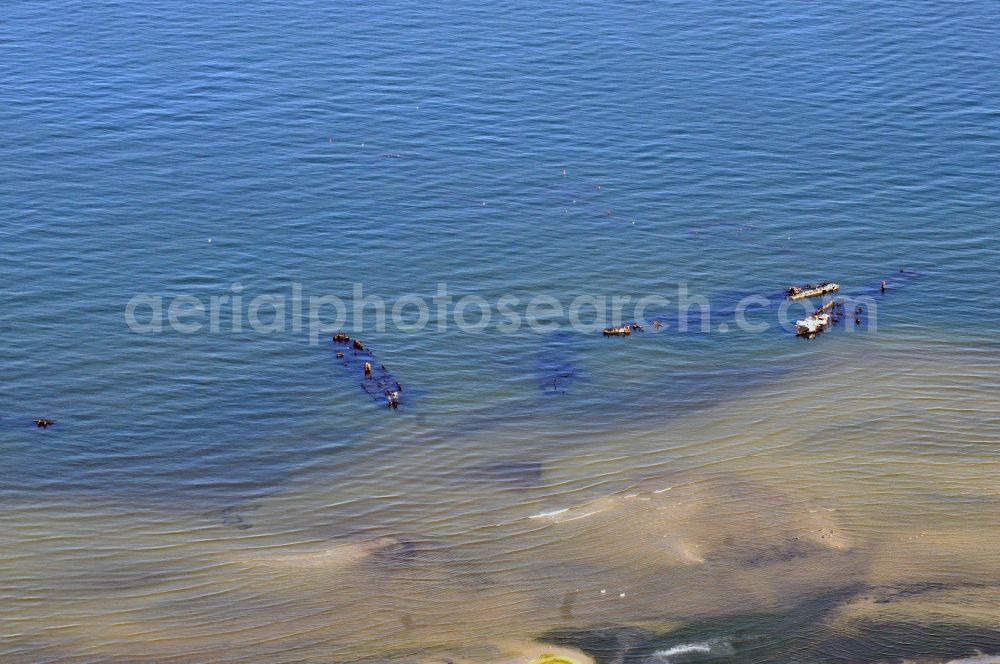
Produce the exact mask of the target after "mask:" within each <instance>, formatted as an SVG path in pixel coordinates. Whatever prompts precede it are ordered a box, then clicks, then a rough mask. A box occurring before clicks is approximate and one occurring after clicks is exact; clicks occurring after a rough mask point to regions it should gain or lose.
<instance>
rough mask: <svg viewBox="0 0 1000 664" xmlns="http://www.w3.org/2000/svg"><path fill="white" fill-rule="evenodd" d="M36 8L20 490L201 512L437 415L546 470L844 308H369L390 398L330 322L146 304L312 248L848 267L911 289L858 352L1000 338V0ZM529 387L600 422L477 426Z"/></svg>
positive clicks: (498, 268)
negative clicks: (472, 320) (325, 328)
mask: <svg viewBox="0 0 1000 664" xmlns="http://www.w3.org/2000/svg"><path fill="white" fill-rule="evenodd" d="M3 15H4V20H3V22H2V25H0V127H2V137H0V150H2V155H3V159H2V160H0V211H2V221H0V305H2V308H0V338H2V341H3V343H2V345H0V452H2V453H0V496H2V497H3V499H4V500H5V501H10V502H11V503H12V504H14V503H17V504H20V503H31V502H32V501H36V500H44V499H50V498H52V497H53V496H63V497H66V498H68V499H69V500H76V499H81V500H84V499H87V500H89V499H100V500H101V501H109V502H110V503H111V504H115V505H120V506H122V507H127V506H129V505H145V506H151V508H158V507H160V506H169V509H173V510H180V511H190V512H193V513H200V512H201V511H205V510H218V509H223V508H225V507H226V506H227V505H233V504H240V503H243V502H245V501H248V500H260V499H264V498H266V497H267V496H269V495H274V494H278V493H281V492H283V491H285V490H286V489H287V488H288V487H289V486H290V485H291V484H294V483H295V482H296V481H297V480H298V479H301V478H316V477H321V478H323V480H324V481H325V482H327V483H329V484H330V485H336V484H337V483H338V482H346V481H348V480H349V479H351V478H352V477H353V478H355V479H356V477H355V476H356V473H357V472H358V471H357V468H359V467H360V466H359V464H365V465H364V467H366V468H368V467H373V466H372V464H374V466H377V465H378V464H379V463H381V464H385V465H386V466H389V467H392V466H400V465H401V466H403V467H405V466H406V465H407V464H408V463H410V462H409V461H408V459H409V458H410V455H412V454H415V453H417V451H418V450H422V451H424V452H426V450H427V449H428V446H430V448H431V449H438V448H440V449H441V450H446V449H449V448H452V447H454V446H456V445H463V446H468V447H467V449H466V453H465V455H464V457H463V463H467V464H469V465H471V466H482V467H485V468H490V469H496V468H501V469H502V468H503V467H504V466H503V464H504V463H508V462H509V463H513V464H514V465H513V466H512V468H513V471H512V472H515V473H516V472H522V471H524V470H525V468H527V469H529V471H530V472H529V474H530V473H531V472H534V470H531V469H534V468H536V466H534V465H532V464H533V463H535V461H534V460H535V459H538V458H545V459H546V460H547V461H552V460H553V459H555V458H558V457H559V456H560V454H562V453H563V451H566V450H575V449H577V448H576V447H575V446H576V445H577V443H576V442H574V441H575V440H576V439H575V438H574V434H575V433H580V434H594V432H600V431H608V432H613V431H615V430H616V429H617V428H618V427H620V426H621V424H622V422H639V423H645V424H648V426H650V427H663V426H669V425H670V424H669V423H670V422H671V421H672V419H673V418H677V417H681V416H684V415H689V414H691V413H697V412H699V411H700V410H701V409H705V408H709V407H711V406H713V405H718V404H721V403H725V402H726V401H727V400H729V399H732V398H734V397H736V396H738V395H741V394H744V393H746V392H747V391H749V390H752V389H754V388H755V387H758V386H761V385H767V384H775V383H780V382H781V381H783V380H786V379H787V378H788V377H789V376H792V375H795V372H797V371H800V370H801V368H802V367H803V366H813V367H815V366H817V365H819V364H820V363H821V362H822V361H823V358H824V357H825V356H826V354H827V353H828V352H830V348H831V347H832V346H833V345H834V344H838V343H845V342H843V339H844V336H845V335H843V334H841V335H840V337H836V336H834V335H835V334H837V333H836V332H835V333H832V334H831V336H830V338H831V339H835V340H836V341H831V340H829V339H827V338H826V337H820V338H818V339H816V340H814V341H813V342H812V343H805V342H802V341H801V340H796V339H795V338H794V337H792V336H791V335H789V334H788V333H787V332H785V331H781V330H778V329H777V328H772V330H771V331H770V332H768V333H766V334H744V333H739V332H736V331H735V330H734V331H733V332H731V333H719V332H717V331H715V329H717V327H718V323H717V321H716V320H714V319H713V328H714V329H713V332H712V333H709V334H687V335H684V334H680V333H676V332H673V331H671V332H668V333H664V334H659V335H653V334H646V335H635V336H634V337H633V338H631V339H629V340H628V341H627V343H626V342H623V341H621V340H606V339H603V338H601V337H600V336H599V335H593V336H588V335H584V334H577V333H574V332H572V331H570V330H568V329H564V330H563V331H560V332H557V333H555V334H548V335H538V334H535V333H533V332H531V331H530V330H527V329H522V330H520V331H518V332H516V333H513V334H502V333H499V332H497V331H496V330H493V329H487V330H485V331H483V332H480V333H475V334H467V333H462V332H459V331H455V330H449V331H448V332H447V333H439V332H437V331H436V330H435V329H433V324H432V326H431V328H432V329H429V330H427V331H425V332H423V333H405V332H401V331H399V330H394V329H391V327H390V329H387V330H386V331H384V332H383V331H377V330H373V329H371V326H370V325H369V326H368V328H366V329H364V330H363V331H361V332H358V333H357V334H358V336H359V337H361V338H363V339H364V340H365V342H366V343H367V344H368V345H369V346H370V347H372V348H373V349H375V351H376V353H377V354H378V356H379V358H380V360H381V361H382V362H384V363H385V364H386V366H387V367H389V368H390V369H391V370H392V372H393V374H394V375H395V376H396V377H397V378H398V379H399V380H400V381H401V382H402V383H403V385H404V394H405V399H406V400H405V403H404V404H403V408H401V409H400V411H398V412H389V411H387V410H386V409H384V408H383V407H381V405H380V404H379V403H376V402H374V401H373V400H372V399H370V398H368V397H367V396H366V395H365V394H364V393H363V392H362V391H361V390H360V389H359V387H358V381H357V380H356V379H355V377H354V376H351V375H350V374H349V373H348V372H345V371H344V370H343V369H342V367H340V366H338V363H337V362H336V361H335V358H334V357H333V351H332V347H331V346H330V345H329V343H328V342H327V336H328V335H326V334H324V336H323V343H321V344H319V345H312V344H310V343H309V334H308V329H302V330H292V329H290V326H289V329H286V330H285V331H283V332H279V333H274V334H260V333H257V332H254V331H253V330H249V329H244V330H243V331H241V332H233V331H232V330H231V327H230V326H227V325H225V324H223V326H222V330H221V331H220V332H219V333H210V332H209V331H207V330H203V331H201V332H199V333H195V334H180V333H178V332H176V331H172V330H169V329H167V330H165V331H164V332H162V333H158V334H138V333H135V332H133V331H131V330H130V329H129V327H128V326H127V325H126V321H125V316H124V314H125V308H126V304H127V303H128V302H129V300H130V299H131V298H132V297H134V296H136V295H141V294H147V295H152V296H161V297H163V298H165V299H166V300H167V301H169V300H170V299H171V298H174V297H176V296H181V295H190V296H194V297H197V298H199V299H201V300H202V301H204V302H206V303H207V302H208V298H209V297H210V296H213V295H222V296H224V295H232V294H233V292H234V291H233V284H235V283H239V284H241V286H242V289H243V290H242V295H243V297H244V306H245V305H246V303H247V302H249V301H250V300H251V299H252V298H253V297H255V296H257V295H261V294H266V293H278V294H286V295H288V294H290V293H291V290H290V289H291V285H292V284H300V285H301V286H302V287H303V289H304V292H305V295H306V297H308V296H309V295H316V296H319V295H326V294H333V295H337V296H339V297H341V298H343V299H344V300H345V301H347V302H348V303H349V302H350V297H351V294H352V285H353V284H355V283H361V284H363V288H364V292H365V293H366V294H375V295H379V296H381V297H383V298H386V300H387V301H388V302H389V304H390V306H391V304H392V303H393V302H394V301H395V299H397V298H399V297H401V296H403V295H407V294H416V295H418V296H420V297H423V298H428V300H429V299H430V298H431V297H433V296H434V294H435V293H436V292H437V289H438V284H440V283H446V284H447V288H448V291H449V293H451V294H453V295H454V296H455V297H456V298H458V297H461V296H463V295H478V296H480V297H483V298H485V299H486V300H487V301H488V302H496V300H497V299H498V298H499V297H500V296H502V295H504V294H513V295H515V296H517V297H520V298H522V300H524V301H526V300H527V299H529V298H531V297H532V296H534V295H538V294H544V295H551V296H553V297H555V298H557V299H559V300H560V301H561V302H564V303H567V302H570V301H571V300H572V299H573V298H574V297H577V296H578V295H583V294H594V295H606V296H608V297H610V296H612V295H615V294H620V295H627V296H631V297H633V298H638V297H641V296H644V295H648V294H658V293H665V294H667V296H668V297H672V293H673V292H674V291H673V289H675V288H676V286H677V284H679V283H686V284H687V285H688V286H689V287H690V289H691V291H692V292H695V293H699V294H703V295H705V296H708V297H709V298H710V299H711V300H712V303H713V305H716V304H717V303H718V305H717V306H718V308H719V310H723V311H727V307H731V306H732V305H733V303H734V302H735V301H737V300H738V299H739V298H740V297H742V296H743V295H745V294H750V293H762V294H766V295H771V296H773V295H774V294H776V293H780V291H781V289H782V288H784V287H786V286H787V285H789V284H792V283H796V282H801V281H814V280H819V279H826V278H828V279H834V280H836V281H838V282H840V283H842V284H843V285H844V289H845V292H848V293H853V294H859V293H870V294H872V295H873V296H876V297H878V298H880V299H879V300H878V302H879V312H878V315H879V319H878V333H877V334H876V335H874V336H873V335H864V336H862V335H859V336H858V337H857V341H856V342H854V341H852V343H855V344H856V345H855V350H853V351H844V352H845V353H846V354H847V355H850V354H851V353H853V354H855V355H856V356H858V357H861V356H863V354H864V353H866V352H868V351H869V350H870V349H872V348H873V346H874V345H875V344H878V343H886V344H892V345H893V347H895V348H897V349H899V350H900V351H901V352H903V353H904V354H907V355H910V356H924V355H935V354H936V355H937V356H949V354H952V353H954V354H961V353H965V352H970V351H972V350H975V349H978V352H982V353H984V357H986V358H988V359H992V358H993V357H995V353H996V349H997V346H996V341H995V335H994V333H993V331H992V330H993V329H994V328H995V326H996V325H997V324H998V323H1000V315H998V313H997V312H998V309H997V307H996V295H995V289H994V288H993V286H992V285H993V284H994V283H995V282H996V281H997V279H998V278H1000V256H998V249H997V239H998V238H997V219H998V218H1000V187H998V179H997V175H998V173H1000V28H998V26H1000V7H998V5H997V4H996V3H992V2H982V1H969V2H955V3H940V2H928V1H914V2H883V3H877V4H872V3H862V2H853V1H851V2H843V3H835V4H824V3H800V2H791V1H789V0H767V1H765V2H761V3H752V4H748V3H738V2H730V1H722V2H713V3H701V2H691V1H689V0H671V1H669V2H660V3H653V2H623V3H597V2H590V1H587V2H572V3H571V2H560V1H556V2H548V3H507V2H499V3H480V4H475V3H454V2H442V3H425V2H410V1H408V0H402V1H396V2H385V1H376V2H370V3H320V2H302V1H301V0H292V1H290V2H280V3H279V2H269V1H254V2H247V3H231V4H211V3H210V4H205V3H194V2H189V1H187V0H167V1H166V2H156V3H153V2H147V1H145V0H140V1H138V2H131V3H125V2H111V1H103V0H100V1H97V2H89V3H78V2H58V1H53V0H45V1H42V2H22V1H20V0H15V1H14V2H11V3H7V4H5V5H4V9H3ZM904 268H905V269H906V270H908V271H909V270H912V271H913V272H914V273H917V274H919V275H920V276H919V278H909V276H908V275H909V274H910V273H909V272H906V273H903V275H904V276H906V277H907V278H905V279H904V278H903V277H902V276H900V272H899V271H900V270H901V269H904ZM882 279H887V280H889V282H890V292H889V294H888V296H887V297H885V298H882V297H881V296H880V295H879V294H878V292H877V284H878V283H879V282H880V281H881V280H882ZM897 286H898V287H897ZM226 311H227V312H228V310H226ZM226 315H228V314H225V313H224V314H223V322H224V323H225V321H226V318H225V316H226ZM206 320H207V319H206ZM563 322H565V321H563ZM623 367H627V368H623ZM553 385H554V386H555V387H552V386H553ZM35 417H49V418H53V419H55V420H56V421H57V424H56V425H55V426H54V427H52V428H51V429H49V430H46V431H39V430H37V429H36V428H35V427H34V426H33V425H32V423H31V419H32V418H35ZM512 422H513V423H517V424H518V426H520V427H521V428H520V429H518V431H520V432H521V433H519V434H518V436H523V437H524V438H525V439H527V438H528V437H529V435H528V433H526V432H529V431H530V430H531V429H532V428H533V427H534V426H536V424H535V423H538V424H537V425H538V426H539V427H541V428H547V427H551V426H553V424H552V423H554V422H558V423H561V424H560V426H561V428H562V431H563V433H564V435H565V438H563V439H560V440H559V441H552V443H551V445H549V446H548V447H542V446H539V447H535V448H531V449H532V451H531V452H530V453H529V452H527V451H526V452H525V455H524V456H528V457H530V458H528V459H527V460H525V459H521V458H519V453H517V452H512V451H511V450H510V449H509V448H506V447H503V445H505V444H506V443H507V442H509V441H508V440H507V439H502V440H500V441H499V442H498V441H497V440H496V439H494V438H490V436H486V435H479V433H477V432H487V433H490V432H493V433H495V432H497V431H502V430H504V427H508V426H510V425H511V423H512ZM970 426H971V425H970ZM501 438H502V437H501ZM985 438H986V439H987V441H988V440H989V436H985ZM518 440H521V438H518ZM993 442H994V443H995V442H996V441H995V440H993ZM540 450H541V451H540ZM443 453H444V452H442V454H443ZM498 463H499V464H500V465H499V466H498V465H497V464H498ZM518 464H522V465H518ZM523 464H526V465H523ZM491 472H492V471H491ZM373 481H374V480H373ZM428 481H433V480H428ZM470 481H478V480H470ZM102 504H105V505H106V504H108V502H102ZM415 509H417V508H415ZM12 596H13V597H17V592H14V593H13V595H12Z"/></svg>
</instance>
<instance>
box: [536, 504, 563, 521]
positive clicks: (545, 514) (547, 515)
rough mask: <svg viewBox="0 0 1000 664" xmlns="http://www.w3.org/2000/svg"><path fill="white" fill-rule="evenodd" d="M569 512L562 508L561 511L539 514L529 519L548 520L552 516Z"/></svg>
mask: <svg viewBox="0 0 1000 664" xmlns="http://www.w3.org/2000/svg"><path fill="white" fill-rule="evenodd" d="M568 511H569V508H568V507H564V508H562V509H561V510H552V511H551V512H539V513H538V514H532V515H531V516H529V517H528V518H529V519H548V518H550V517H553V516H559V515H560V514H564V513H566V512H568Z"/></svg>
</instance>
